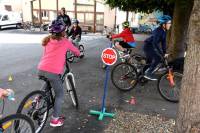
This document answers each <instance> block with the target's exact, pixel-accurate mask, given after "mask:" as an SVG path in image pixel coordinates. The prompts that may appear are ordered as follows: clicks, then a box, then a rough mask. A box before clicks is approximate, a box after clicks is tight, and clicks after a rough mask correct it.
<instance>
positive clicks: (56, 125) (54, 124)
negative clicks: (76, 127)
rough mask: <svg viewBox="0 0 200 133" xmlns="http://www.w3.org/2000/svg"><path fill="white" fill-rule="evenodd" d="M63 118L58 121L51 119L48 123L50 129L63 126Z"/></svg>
mask: <svg viewBox="0 0 200 133" xmlns="http://www.w3.org/2000/svg"><path fill="white" fill-rule="evenodd" d="M64 119H65V118H64V117H59V118H58V119H55V118H52V119H51V121H50V126H52V127H60V126H62V125H63V124H64Z"/></svg>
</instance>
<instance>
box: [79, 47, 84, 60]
mask: <svg viewBox="0 0 200 133" xmlns="http://www.w3.org/2000/svg"><path fill="white" fill-rule="evenodd" d="M79 50H80V58H83V57H84V56H85V53H84V46H83V45H82V44H81V45H79Z"/></svg>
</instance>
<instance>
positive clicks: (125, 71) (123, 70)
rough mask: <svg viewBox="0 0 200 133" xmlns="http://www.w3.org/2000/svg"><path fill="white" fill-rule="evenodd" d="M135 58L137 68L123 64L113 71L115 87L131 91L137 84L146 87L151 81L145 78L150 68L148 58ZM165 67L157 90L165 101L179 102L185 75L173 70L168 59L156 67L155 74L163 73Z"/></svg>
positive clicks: (112, 77) (115, 67) (112, 78)
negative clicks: (145, 73)
mask: <svg viewBox="0 0 200 133" xmlns="http://www.w3.org/2000/svg"><path fill="white" fill-rule="evenodd" d="M134 57H135V59H134V60H137V63H135V64H136V65H137V66H135V65H132V64H130V63H127V62H125V63H123V62H122V63H119V64H117V65H116V66H114V68H113V69H112V72H111V81H112V83H113V85H114V86H115V87H116V88H118V89H119V90H121V91H130V90H131V89H133V88H134V87H135V86H136V85H137V83H140V84H141V85H144V84H145V83H147V82H148V81H149V80H147V79H146V78H145V77H144V72H145V71H146V70H147V68H148V67H149V64H147V63H146V58H145V57H142V56H137V55H134ZM136 57H137V58H136ZM144 60H145V61H144ZM163 67H164V70H162V71H163V72H162V73H161V74H160V77H159V79H158V82H157V89H158V91H159V93H160V95H161V96H162V97H163V98H164V99H165V100H167V101H170V102H178V101H179V90H180V87H181V80H182V76H183V74H182V73H181V72H179V71H177V70H173V68H171V66H169V65H168V61H167V59H166V58H163V60H162V63H161V64H159V65H158V66H157V67H156V69H155V70H154V73H156V72H158V71H159V70H160V71H161V69H163ZM165 87H166V88H165Z"/></svg>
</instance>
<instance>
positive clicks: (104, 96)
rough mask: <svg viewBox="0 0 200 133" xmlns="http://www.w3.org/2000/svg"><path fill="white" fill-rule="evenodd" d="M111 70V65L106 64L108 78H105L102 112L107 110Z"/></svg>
mask: <svg viewBox="0 0 200 133" xmlns="http://www.w3.org/2000/svg"><path fill="white" fill-rule="evenodd" d="M110 48H112V42H111V43H110ZM109 70H110V66H109V65H107V66H106V78H105V81H104V93H103V99H102V107H101V111H102V112H104V111H105V102H106V94H107V90H108V78H109Z"/></svg>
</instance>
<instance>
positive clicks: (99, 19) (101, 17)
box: [96, 14, 104, 25]
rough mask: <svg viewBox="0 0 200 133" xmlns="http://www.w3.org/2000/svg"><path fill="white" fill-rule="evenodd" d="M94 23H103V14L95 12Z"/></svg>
mask: <svg viewBox="0 0 200 133" xmlns="http://www.w3.org/2000/svg"><path fill="white" fill-rule="evenodd" d="M96 23H97V24H101V25H103V23H104V19H103V14H97V17H96Z"/></svg>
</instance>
